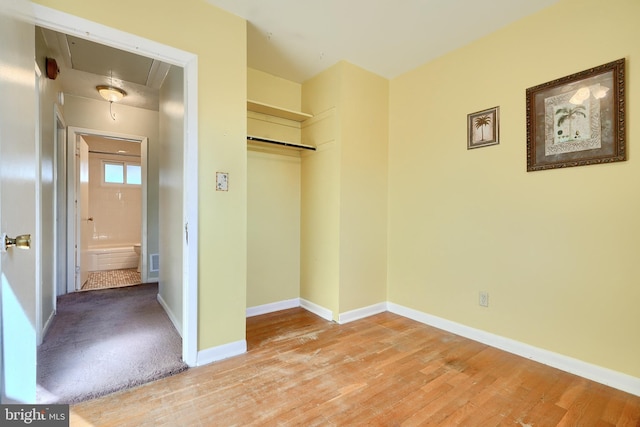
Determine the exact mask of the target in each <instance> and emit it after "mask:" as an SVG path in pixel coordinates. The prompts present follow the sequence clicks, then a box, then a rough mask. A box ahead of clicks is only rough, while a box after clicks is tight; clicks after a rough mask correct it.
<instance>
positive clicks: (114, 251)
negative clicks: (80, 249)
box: [82, 243, 139, 271]
mask: <svg viewBox="0 0 640 427" xmlns="http://www.w3.org/2000/svg"><path fill="white" fill-rule="evenodd" d="M138 260H139V257H138V255H137V254H136V252H135V250H134V249H133V243H132V244H131V245H130V246H118V247H90V248H89V249H88V250H87V251H86V252H84V256H83V257H82V261H83V264H85V268H86V269H87V271H103V270H120V269H123V268H137V267H138Z"/></svg>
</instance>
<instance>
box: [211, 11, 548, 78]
mask: <svg viewBox="0 0 640 427" xmlns="http://www.w3.org/2000/svg"><path fill="white" fill-rule="evenodd" d="M207 1H208V2H209V3H210V4H213V5H215V6H218V7H220V8H221V9H224V10H226V11H228V12H231V13H233V14H235V15H238V16H240V17H242V18H245V19H246V20H247V21H248V24H247V63H248V66H249V67H251V68H255V69H258V70H261V71H265V72H267V73H269V74H273V75H276V76H279V77H282V78H285V79H287V80H291V81H295V82H298V83H302V82H304V81H305V80H307V79H309V78H310V77H312V76H314V75H316V74H317V73H319V72H320V71H322V70H324V69H326V68H328V67H330V66H331V65H333V64H335V63H336V62H338V61H341V60H346V61H348V62H350V63H352V64H354V65H358V66H360V67H362V68H364V69H366V70H369V71H371V72H373V73H376V74H378V75H380V76H383V77H386V78H388V79H392V78H395V77H397V76H399V75H401V74H403V73H405V72H407V71H409V70H412V69H414V68H416V67H418V66H419V65H422V64H424V63H426V62H428V61H430V60H432V59H434V58H437V57H438V56H441V55H443V54H445V53H447V52H449V51H452V50H454V49H457V48H459V47H462V46H464V45H466V44H468V43H470V42H471V41H473V40H475V39H478V38H480V37H482V36H485V35H487V34H489V33H491V32H493V31H496V30H497V29H499V28H501V27H504V26H506V25H508V24H510V23H512V22H514V21H516V20H518V19H521V18H523V17H525V16H527V15H530V14H533V13H535V12H537V11H539V10H541V9H543V8H545V7H547V6H550V5H552V4H554V3H557V2H558V0H484V1H478V0H315V1H311V0H269V1H265V0H207ZM532 37H533V35H532Z"/></svg>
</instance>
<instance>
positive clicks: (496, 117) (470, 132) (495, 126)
mask: <svg viewBox="0 0 640 427" xmlns="http://www.w3.org/2000/svg"><path fill="white" fill-rule="evenodd" d="M499 143H500V107H493V108H488V109H486V110H482V111H478V112H477V113H471V114H467V150H470V149H472V148H480V147H486V146H488V145H496V144H499Z"/></svg>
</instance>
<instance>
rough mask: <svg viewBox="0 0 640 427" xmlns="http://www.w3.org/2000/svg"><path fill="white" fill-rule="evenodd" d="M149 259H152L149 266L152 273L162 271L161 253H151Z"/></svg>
mask: <svg viewBox="0 0 640 427" xmlns="http://www.w3.org/2000/svg"><path fill="white" fill-rule="evenodd" d="M149 260H150V261H151V266H150V267H149V271H150V272H151V273H155V272H158V271H160V254H151V255H149Z"/></svg>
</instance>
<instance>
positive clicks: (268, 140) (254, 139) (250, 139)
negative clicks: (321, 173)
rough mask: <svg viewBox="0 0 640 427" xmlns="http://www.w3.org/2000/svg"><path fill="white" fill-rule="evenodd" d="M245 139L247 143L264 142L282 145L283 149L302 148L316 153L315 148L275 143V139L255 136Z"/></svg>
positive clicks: (288, 143) (289, 143)
mask: <svg viewBox="0 0 640 427" xmlns="http://www.w3.org/2000/svg"><path fill="white" fill-rule="evenodd" d="M247 139H248V140H249V141H258V142H266V143H267V144H276V145H283V146H285V147H294V148H303V149H305V150H312V151H316V147H311V146H309V145H299V144H294V143H292V142H284V141H277V140H275V139H266V138H260V137H257V136H247Z"/></svg>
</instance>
